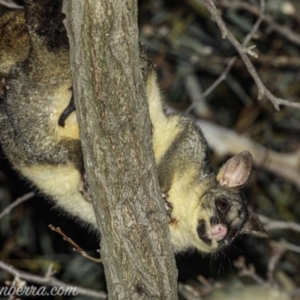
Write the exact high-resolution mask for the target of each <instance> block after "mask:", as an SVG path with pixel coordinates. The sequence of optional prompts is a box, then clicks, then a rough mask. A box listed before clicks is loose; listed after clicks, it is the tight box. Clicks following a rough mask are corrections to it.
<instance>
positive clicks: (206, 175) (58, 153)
mask: <svg viewBox="0 0 300 300" xmlns="http://www.w3.org/2000/svg"><path fill="white" fill-rule="evenodd" d="M63 18H64V16H63V15H62V14H61V1H59V0H43V1H34V0H28V1H27V2H26V9H25V13H24V12H20V11H19V12H13V13H7V14H6V15H4V16H3V17H2V18H1V19H0V32H5V35H3V34H1V35H0V46H1V47H0V49H2V52H0V53H1V57H0V73H1V74H5V76H6V89H5V95H3V96H2V97H1V102H0V128H1V131H0V139H1V144H2V148H3V151H4V152H5V154H6V156H7V158H8V159H9V161H10V162H11V164H12V166H13V167H14V168H15V169H16V170H17V171H18V172H19V173H20V174H21V176H24V177H25V178H27V179H29V181H30V182H32V183H33V184H34V185H35V186H36V187H37V188H38V189H39V190H40V191H42V192H43V193H44V194H45V195H47V196H49V197H51V199H53V200H54V202H55V204H56V205H57V206H59V207H61V208H63V209H64V210H65V211H67V212H68V213H69V214H70V215H72V216H74V217H76V218H79V219H80V220H82V221H84V222H85V223H87V224H91V226H92V227H95V228H96V220H95V215H94V211H93V207H92V204H91V203H90V201H86V200H88V199H87V197H86V194H85V193H84V192H83V191H82V182H83V174H84V167H83V159H82V151H81V144H80V140H79V130H78V124H77V119H76V111H75V107H74V102H73V98H72V80H71V72H70V66H69V48H68V47H69V46H68V39H67V36H66V31H65V29H64V26H63V24H62V20H63ZM18 35H21V36H22V41H21V42H19V41H18V39H17V36H18ZM5 36H8V38H9V39H10V40H11V41H14V42H16V43H20V45H19V46H18V47H15V45H14V44H13V43H11V44H9V43H7V42H6V41H7V40H6V39H5ZM4 44H5V45H4ZM20 48H21V49H23V51H19V50H20ZM13 52H14V55H11V56H9V53H13ZM140 61H141V70H142V72H143V76H144V80H145V83H146V95H147V98H148V102H149V110H150V117H151V122H152V126H153V132H152V140H153V150H154V155H155V160H156V165H157V173H158V178H159V184H160V188H161V191H162V194H163V195H164V199H165V203H166V207H167V211H168V214H169V216H170V222H169V229H170V233H171V241H172V244H173V245H174V250H175V251H176V252H178V251H183V250H186V249H188V248H196V249H198V250H200V251H203V252H215V251H218V250H220V249H222V248H223V247H225V246H227V245H229V244H230V243H231V242H232V241H233V240H234V239H235V237H236V236H238V235H239V234H243V233H248V234H252V235H256V236H261V237H264V236H266V235H267V234H266V233H265V231H264V229H263V227H262V225H261V223H260V222H259V220H258V218H257V217H256V216H255V214H253V213H252V212H250V211H248V209H247V204H246V200H245V198H244V196H243V194H242V192H241V188H242V186H243V185H244V184H245V183H246V182H247V180H248V178H249V175H250V172H251V167H252V156H251V154H250V153H249V152H248V151H244V152H242V153H240V154H238V155H236V156H234V157H232V158H231V159H229V160H228V161H227V162H226V163H225V165H224V166H223V167H222V168H221V169H220V170H219V172H218V173H215V172H214V171H213V170H212V168H211V164H210V161H209V155H208V146H207V143H206V140H205V138H204V136H203V133H202V132H201V130H200V129H199V128H198V127H197V126H196V125H195V123H194V122H193V121H192V120H191V119H190V118H188V117H185V116H183V115H181V114H175V113H166V111H165V109H164V107H163V103H162V97H161V95H160V91H159V88H158V85H157V79H156V73H155V69H154V67H153V64H152V63H151V60H150V59H149V57H148V55H147V53H146V52H145V51H144V50H143V48H141V50H140Z"/></svg>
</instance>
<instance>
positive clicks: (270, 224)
mask: <svg viewBox="0 0 300 300" xmlns="http://www.w3.org/2000/svg"><path fill="white" fill-rule="evenodd" d="M258 216H259V220H260V221H261V222H262V223H263V224H264V228H265V229H266V231H272V230H280V229H288V230H294V231H296V232H300V225H299V224H297V223H294V222H284V221H278V220H272V219H270V218H268V217H266V216H263V215H258Z"/></svg>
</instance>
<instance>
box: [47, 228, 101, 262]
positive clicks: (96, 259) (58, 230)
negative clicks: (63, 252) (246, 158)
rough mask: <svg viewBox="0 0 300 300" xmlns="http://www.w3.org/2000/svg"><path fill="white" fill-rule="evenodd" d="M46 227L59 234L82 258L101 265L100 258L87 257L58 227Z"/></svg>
mask: <svg viewBox="0 0 300 300" xmlns="http://www.w3.org/2000/svg"><path fill="white" fill-rule="evenodd" d="M48 226H49V228H50V229H51V230H52V231H54V232H56V233H58V234H60V235H61V236H62V237H63V239H64V240H65V241H66V242H68V243H70V244H71V245H72V246H73V247H74V248H73V250H74V251H77V252H79V253H80V254H81V255H82V256H83V257H85V258H87V259H89V260H91V261H93V262H96V263H101V259H100V258H95V257H92V256H90V255H88V254H87V253H86V252H85V251H84V250H83V249H82V248H81V247H80V246H79V245H78V244H77V243H75V242H74V241H73V240H72V239H71V238H70V237H68V236H67V235H66V234H65V233H64V232H63V231H62V230H61V229H60V228H59V227H54V226H53V225H52V224H49V225H48Z"/></svg>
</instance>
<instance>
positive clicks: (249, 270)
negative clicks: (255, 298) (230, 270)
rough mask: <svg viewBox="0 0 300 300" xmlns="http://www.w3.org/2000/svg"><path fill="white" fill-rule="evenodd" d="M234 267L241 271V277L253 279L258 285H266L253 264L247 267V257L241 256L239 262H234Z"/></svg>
mask: <svg viewBox="0 0 300 300" xmlns="http://www.w3.org/2000/svg"><path fill="white" fill-rule="evenodd" d="M233 264H234V266H235V267H236V268H238V269H239V275H240V276H241V277H250V278H252V279H253V280H254V281H255V282H256V283H258V284H260V285H266V284H267V282H266V281H265V280H264V279H262V278H261V277H259V276H258V275H257V274H256V272H255V268H254V266H253V265H252V264H250V265H249V267H248V266H247V265H246V261H245V257H242V256H240V257H239V258H238V260H236V261H235V262H233Z"/></svg>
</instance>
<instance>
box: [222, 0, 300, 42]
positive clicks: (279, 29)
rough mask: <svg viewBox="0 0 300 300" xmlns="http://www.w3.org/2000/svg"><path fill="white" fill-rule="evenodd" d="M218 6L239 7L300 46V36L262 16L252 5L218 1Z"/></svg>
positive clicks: (268, 17)
mask: <svg viewBox="0 0 300 300" xmlns="http://www.w3.org/2000/svg"><path fill="white" fill-rule="evenodd" d="M220 5H221V6H223V7H231V8H232V7H240V8H242V9H245V10H247V11H248V12H250V13H251V14H253V15H256V16H261V17H262V19H263V21H264V22H266V23H267V24H268V25H269V26H270V27H271V28H272V29H273V30H275V31H276V32H278V33H279V34H280V35H281V36H283V37H284V38H286V39H287V40H288V41H290V42H292V43H294V44H295V45H298V46H300V35H299V34H297V33H295V32H293V31H292V30H290V29H289V28H288V27H286V26H284V25H282V24H278V23H276V22H275V21H274V20H273V19H272V18H271V17H270V16H267V15H265V14H262V13H261V11H260V10H259V9H258V8H257V7H256V6H254V5H251V4H250V3H246V2H234V3H232V1H230V2H229V1H224V0H223V1H220Z"/></svg>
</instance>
